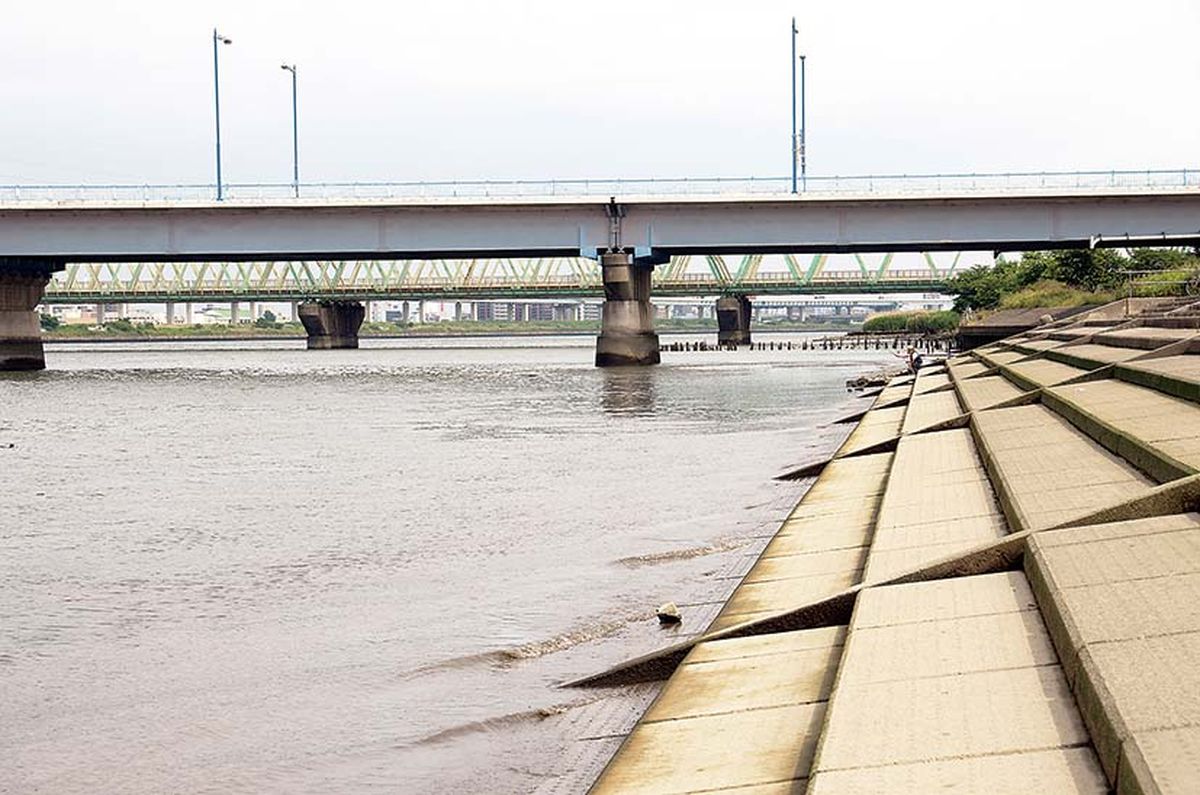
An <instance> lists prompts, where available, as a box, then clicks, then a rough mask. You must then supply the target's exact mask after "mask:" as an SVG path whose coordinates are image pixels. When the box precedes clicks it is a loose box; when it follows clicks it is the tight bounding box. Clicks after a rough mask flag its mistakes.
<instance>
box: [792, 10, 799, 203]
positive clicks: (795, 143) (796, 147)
mask: <svg viewBox="0 0 1200 795" xmlns="http://www.w3.org/2000/svg"><path fill="white" fill-rule="evenodd" d="M798 32H799V31H797V30H796V18H795V17H792V193H796V192H797V190H796V158H797V156H798V154H799V152H800V144H799V142H798V141H797V140H796V34H797V33H798Z"/></svg>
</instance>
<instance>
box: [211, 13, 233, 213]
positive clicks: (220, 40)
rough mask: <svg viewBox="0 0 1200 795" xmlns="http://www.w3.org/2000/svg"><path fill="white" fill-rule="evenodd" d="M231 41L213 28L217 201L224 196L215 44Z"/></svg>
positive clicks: (218, 74) (219, 84) (229, 42)
mask: <svg viewBox="0 0 1200 795" xmlns="http://www.w3.org/2000/svg"><path fill="white" fill-rule="evenodd" d="M232 43H233V41H232V40H231V39H227V38H225V37H224V36H222V35H221V34H220V33H217V29H216V28H213V100H214V101H215V102H216V107H217V201H221V199H223V198H224V192H223V190H222V187H221V73H220V69H219V67H218V62H219V59H218V58H217V49H218V48H217V45H219V44H232Z"/></svg>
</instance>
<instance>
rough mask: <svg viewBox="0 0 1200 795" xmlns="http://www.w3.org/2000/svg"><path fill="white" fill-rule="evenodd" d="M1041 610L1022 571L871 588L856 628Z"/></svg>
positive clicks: (857, 612)
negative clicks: (1038, 608)
mask: <svg viewBox="0 0 1200 795" xmlns="http://www.w3.org/2000/svg"><path fill="white" fill-rule="evenodd" d="M1035 609H1037V603H1036V602H1035V601H1034V598H1033V591H1032V590H1030V587H1029V583H1028V582H1027V581H1026V579H1025V577H1024V576H1023V575H1022V574H1021V572H1016V571H1010V572H1004V573H1001V574H982V575H979V576H976V577H960V578H956V579H950V580H937V581H935V582H918V583H909V584H906V585H892V586H888V587H887V588H867V589H864V590H863V591H862V593H860V594H859V597H858V604H857V606H856V607H855V612H854V626H855V628H856V629H857V628H866V627H879V626H894V625H898V624H907V623H913V622H919V621H945V620H948V619H958V618H966V617H969V616H980V615H993V614H997V613H1015V612H1021V611H1025V610H1035Z"/></svg>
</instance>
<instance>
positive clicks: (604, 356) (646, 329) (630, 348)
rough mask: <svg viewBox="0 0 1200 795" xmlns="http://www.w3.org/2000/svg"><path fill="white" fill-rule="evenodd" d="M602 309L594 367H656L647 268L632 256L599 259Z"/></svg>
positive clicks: (656, 360)
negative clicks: (602, 280) (649, 365)
mask: <svg viewBox="0 0 1200 795" xmlns="http://www.w3.org/2000/svg"><path fill="white" fill-rule="evenodd" d="M600 267H601V273H602V275H603V279H604V306H603V309H602V310H601V319H600V336H599V337H597V338H596V366H597V367H620V366H624V365H647V364H658V363H659V361H660V356H659V351H658V335H657V334H655V333H654V307H653V306H651V304H650V274H651V272H652V268H651V267H650V266H644V265H638V264H637V263H635V262H634V261H633V255H631V254H627V253H623V252H620V253H609V254H603V255H601V257H600Z"/></svg>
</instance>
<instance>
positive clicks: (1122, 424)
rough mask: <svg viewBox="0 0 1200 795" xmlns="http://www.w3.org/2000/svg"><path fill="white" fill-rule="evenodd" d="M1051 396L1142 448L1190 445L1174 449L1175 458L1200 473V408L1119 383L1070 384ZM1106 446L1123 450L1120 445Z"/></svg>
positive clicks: (1177, 399)
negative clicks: (1164, 444) (1167, 444)
mask: <svg viewBox="0 0 1200 795" xmlns="http://www.w3.org/2000/svg"><path fill="white" fill-rule="evenodd" d="M1049 392H1050V393H1051V394H1052V395H1054V396H1056V397H1057V398H1059V399H1060V400H1063V401H1065V402H1067V403H1068V404H1069V405H1071V406H1073V407H1075V408H1076V409H1077V410H1079V411H1081V412H1083V413H1085V414H1086V415H1087V416H1089V417H1091V418H1093V419H1095V420H1096V421H1098V422H1100V423H1104V424H1105V425H1107V426H1109V427H1111V428H1112V429H1113V430H1115V431H1116V432H1117V433H1119V434H1123V435H1126V436H1127V437H1129V438H1131V439H1133V440H1135V441H1137V442H1139V443H1141V444H1144V445H1148V446H1150V447H1153V448H1156V449H1159V450H1162V449H1163V448H1162V447H1161V443H1162V442H1167V441H1181V442H1190V444H1186V443H1185V444H1180V445H1174V446H1173V447H1172V449H1173V451H1174V452H1175V453H1176V455H1175V456H1172V457H1173V458H1175V459H1176V460H1178V461H1180V462H1181V463H1183V464H1185V465H1187V466H1189V467H1191V468H1192V469H1193V470H1196V469H1200V404H1197V403H1192V402H1190V401H1186V400H1182V399H1180V398H1175V397H1170V396H1168V395H1164V394H1162V393H1160V392H1156V391H1154V390H1152V389H1149V388H1147V387H1143V386H1139V385H1137V384H1131V383H1128V382H1126V381H1120V380H1115V379H1107V380H1103V381H1092V382H1087V383H1082V384H1070V385H1067V386H1061V387H1055V388H1053V389H1051V390H1049ZM1099 430H1100V431H1101V432H1103V431H1104V429H1099ZM1106 446H1109V447H1110V449H1111V448H1112V447H1115V446H1118V449H1119V442H1116V443H1114V444H1112V445H1106Z"/></svg>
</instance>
